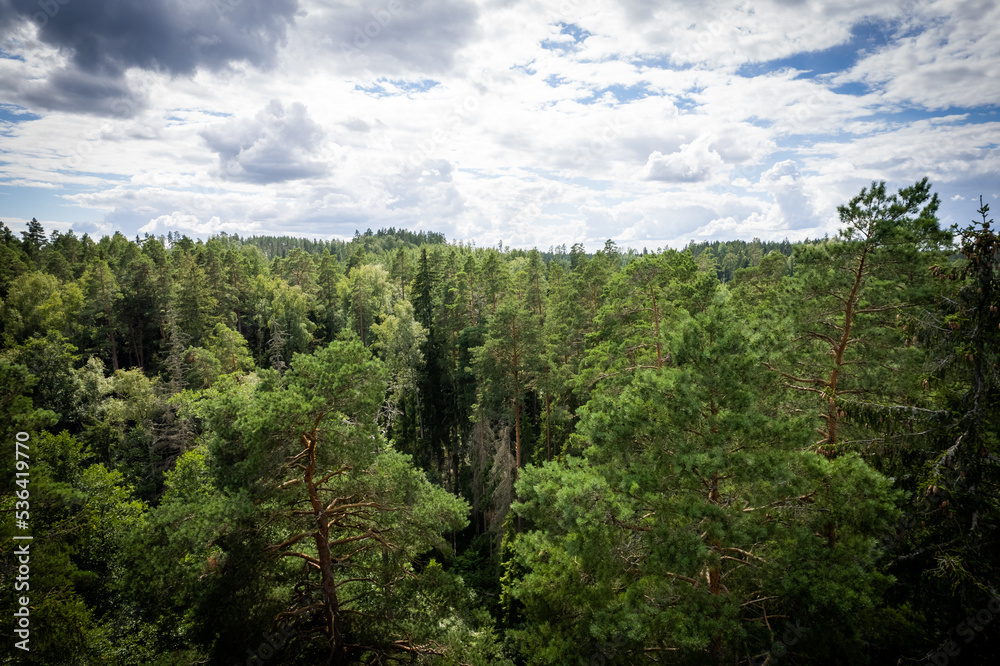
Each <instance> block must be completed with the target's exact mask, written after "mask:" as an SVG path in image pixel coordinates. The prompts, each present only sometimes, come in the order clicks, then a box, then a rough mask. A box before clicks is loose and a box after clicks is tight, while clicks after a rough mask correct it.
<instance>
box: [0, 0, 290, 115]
mask: <svg viewBox="0 0 1000 666" xmlns="http://www.w3.org/2000/svg"><path fill="white" fill-rule="evenodd" d="M297 9H298V0H97V1H94V0H0V32H3V31H7V30H11V29H13V28H14V27H16V26H17V25H18V24H19V23H20V22H24V21H32V22H34V23H35V24H36V25H37V26H38V38H39V39H40V40H41V41H42V42H43V43H45V44H47V45H49V46H52V47H56V48H58V49H60V50H62V51H63V52H64V53H66V54H67V55H68V56H69V58H70V62H69V65H68V66H67V68H66V69H64V70H62V71H59V72H57V73H56V74H54V75H53V76H51V77H50V78H49V79H48V80H47V81H44V82H39V83H36V84H33V89H26V90H15V91H9V92H13V93H14V94H15V95H16V94H19V95H20V96H22V97H23V98H24V99H25V100H26V101H28V102H30V103H32V104H34V105H37V106H40V107H44V108H48V109H66V110H69V109H73V110H78V111H83V112H88V113H97V114H103V115H114V114H116V111H115V110H114V109H111V108H110V107H111V106H113V105H114V104H115V102H116V101H117V102H118V103H119V105H120V104H121V103H122V100H127V101H128V103H130V104H134V103H135V102H136V100H135V99H134V98H133V97H132V96H131V95H130V94H129V93H128V92H127V91H126V90H125V84H124V82H123V78H122V77H123V74H124V72H125V71H126V70H127V69H129V68H132V67H138V68H142V69H148V70H154V71H160V72H167V73H169V74H171V75H188V74H192V73H194V72H195V71H196V70H198V69H199V68H202V69H208V70H219V69H223V68H225V67H227V66H228V65H230V64H231V63H234V62H248V63H250V64H252V65H254V66H257V67H268V66H270V65H272V64H274V62H275V57H276V51H277V49H278V47H279V46H281V45H282V44H283V43H284V40H285V35H286V29H287V27H288V24H289V23H291V22H292V21H293V19H294V14H295V12H296V10H297ZM77 79H79V80H81V81H82V83H81V82H78V83H76V84H75V85H74V81H76V80H77ZM118 115H121V114H120V113H119V114H118Z"/></svg>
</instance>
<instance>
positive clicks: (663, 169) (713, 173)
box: [642, 134, 725, 183]
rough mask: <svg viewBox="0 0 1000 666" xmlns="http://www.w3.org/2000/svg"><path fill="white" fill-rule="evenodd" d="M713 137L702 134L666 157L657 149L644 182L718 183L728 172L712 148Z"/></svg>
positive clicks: (647, 164)
mask: <svg viewBox="0 0 1000 666" xmlns="http://www.w3.org/2000/svg"><path fill="white" fill-rule="evenodd" d="M711 143H712V138H711V137H710V136H708V135H704V134H703V135H701V136H699V137H698V138H697V139H695V140H694V141H692V142H691V143H685V144H682V145H681V147H680V150H678V151H677V152H675V153H670V154H669V155H664V154H663V153H661V152H660V151H658V150H654V151H653V152H652V153H650V155H649V159H647V160H646V166H645V168H644V169H643V172H642V173H643V179H645V180H659V181H664V182H668V183H696V182H703V181H708V180H716V179H718V178H719V177H720V176H721V175H722V172H723V171H724V170H725V164H724V163H723V161H722V158H721V157H720V156H719V153H718V152H716V151H715V150H712V149H710V148H709V146H710V144H711Z"/></svg>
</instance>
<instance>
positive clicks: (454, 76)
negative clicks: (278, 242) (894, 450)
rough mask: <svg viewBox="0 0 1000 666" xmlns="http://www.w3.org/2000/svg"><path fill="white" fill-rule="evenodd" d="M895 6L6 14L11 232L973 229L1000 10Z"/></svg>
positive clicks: (991, 118)
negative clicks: (924, 220) (869, 221)
mask: <svg viewBox="0 0 1000 666" xmlns="http://www.w3.org/2000/svg"><path fill="white" fill-rule="evenodd" d="M881 4H886V5H892V6H881ZM881 4H880V3H872V2H870V1H868V0H866V1H864V2H861V1H856V2H855V1H851V0H845V1H844V2H838V3H828V2H816V1H810V0H774V1H761V2H742V3H731V2H714V1H708V2H700V3H690V2H661V1H653V0H623V1H618V2H609V1H597V0H594V1H591V0H556V1H555V2H542V1H528V0H520V1H518V0H510V1H504V2H501V1H499V0H372V1H371V2H368V1H363V2H350V1H348V2H346V3H345V2H328V1H325V0H220V1H219V2H216V3H209V2H204V1H201V0H94V1H88V2H84V1H83V0H68V1H67V2H65V3H62V1H60V3H53V5H52V6H53V7H54V8H55V11H54V12H50V13H49V14H45V13H44V12H43V13H42V14H39V5H38V3H37V2H32V1H31V0H0V220H2V221H4V222H5V223H6V224H7V225H8V226H11V227H12V228H15V229H19V228H22V227H23V225H24V223H25V222H26V221H27V220H29V219H30V218H32V217H37V218H38V219H39V220H40V221H41V222H42V223H43V225H44V226H45V227H46V228H47V229H60V230H66V229H69V228H73V229H74V230H76V231H77V232H78V233H83V232H88V233H91V234H102V233H111V232H114V231H122V232H123V233H125V234H127V235H128V236H130V237H131V236H134V235H136V234H143V233H153V234H157V235H160V234H166V232H167V231H181V232H183V233H187V234H189V235H197V236H201V237H206V236H208V235H210V234H212V233H216V232H219V231H226V232H229V233H234V232H235V233H240V234H253V233H258V234H282V233H288V234H294V235H302V236H310V237H321V238H329V237H350V236H352V235H353V233H354V231H355V230H356V229H361V230H364V229H365V228H369V227H370V228H373V229H374V228H379V227H388V226H395V227H405V228H410V229H415V230H419V229H425V230H434V231H440V232H443V233H444V234H445V235H446V236H447V237H448V238H449V239H452V240H457V241H472V242H475V243H477V244H480V245H495V244H496V243H497V242H498V241H501V240H502V241H503V243H504V244H505V245H510V246H514V247H533V246H536V247H540V248H543V249H544V248H547V247H549V246H551V245H558V244H562V243H566V244H567V245H571V244H573V243H576V242H582V243H584V244H585V245H586V246H587V247H588V248H590V249H597V248H598V247H600V246H601V245H603V243H604V241H605V240H606V239H609V238H610V239H614V240H615V241H617V242H618V243H619V244H621V245H625V246H631V247H636V248H642V247H648V248H650V249H654V248H656V247H664V246H668V245H670V246H674V247H677V246H682V245H684V244H686V243H687V242H688V241H690V240H714V239H730V238H745V239H750V238H752V237H755V236H756V237H760V238H764V239H776V240H780V239H783V238H789V239H792V240H798V239H802V238H806V237H817V236H822V235H824V234H827V233H835V231H836V229H837V217H836V207H837V205H839V204H841V203H844V202H846V201H847V200H848V199H850V198H851V196H853V195H854V194H857V192H858V191H860V189H861V188H862V187H864V186H865V185H867V184H869V183H870V182H872V181H873V180H885V181H887V182H888V183H889V185H890V186H891V187H893V188H898V187H903V186H906V185H909V184H912V183H913V182H915V181H917V180H919V179H921V178H923V177H925V176H926V177H928V178H929V179H930V180H931V183H932V184H933V186H934V190H935V191H936V192H937V193H938V194H939V195H940V196H941V198H942V202H943V204H942V209H941V218H942V222H943V223H944V224H951V223H954V222H958V223H965V222H968V221H969V220H971V219H972V218H973V217H974V215H975V210H976V208H978V198H979V196H980V195H983V196H984V199H985V200H986V201H987V202H988V203H991V204H993V205H994V207H995V206H996V201H997V196H998V195H1000V179H998V175H1000V152H998V148H997V144H998V143H1000V140H998V137H1000V116H998V113H997V112H998V108H1000V85H998V84H1000V81H998V79H1000V8H998V6H997V3H994V2H984V1H969V2H961V1H957V0H947V1H935V0H927V1H921V0H910V1H908V2H903V3H881ZM111 15H114V16H116V17H117V19H116V20H115V21H114V22H112V21H110V20H108V18H107V17H108V16H111Z"/></svg>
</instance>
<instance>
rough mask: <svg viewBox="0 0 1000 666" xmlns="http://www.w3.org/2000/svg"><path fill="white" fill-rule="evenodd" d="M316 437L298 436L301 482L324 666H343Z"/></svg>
mask: <svg viewBox="0 0 1000 666" xmlns="http://www.w3.org/2000/svg"><path fill="white" fill-rule="evenodd" d="M316 436H317V435H316V430H315V429H314V430H313V431H312V432H311V433H308V434H303V435H302V443H303V444H305V445H306V448H307V449H308V451H309V454H308V461H309V462H308V463H307V465H306V470H305V475H304V481H305V484H306V489H307V490H308V492H309V502H310V504H312V509H313V514H314V515H315V517H316V532H315V533H314V535H313V538H314V540H315V542H316V553H317V556H318V557H317V559H318V560H319V568H320V576H321V582H322V584H321V589H322V591H323V615H324V627H323V633H325V634H326V636H327V640H328V641H329V643H330V657H329V660H328V662H327V663H329V664H343V663H346V660H345V657H346V655H345V654H344V650H343V637H342V635H341V628H340V620H341V613H340V601H339V600H338V598H337V583H336V580H335V579H334V576H333V560H332V557H331V555H330V526H329V521H328V520H327V516H326V510H325V508H324V506H323V502H322V500H320V497H319V489H318V488H317V486H316V483H315V481H314V480H313V473H314V472H315V471H316Z"/></svg>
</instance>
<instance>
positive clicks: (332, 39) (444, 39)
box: [314, 0, 480, 75]
mask: <svg viewBox="0 0 1000 666" xmlns="http://www.w3.org/2000/svg"><path fill="white" fill-rule="evenodd" d="M479 14H480V11H479V8H478V7H477V6H476V5H475V4H474V3H473V2H471V1H470V0H365V2H364V3H363V4H361V6H358V5H354V6H344V5H334V6H330V7H328V8H326V11H325V12H324V13H323V14H322V16H323V17H324V18H323V20H322V21H319V22H317V24H316V25H315V26H314V27H315V29H316V30H317V31H318V32H319V34H321V35H322V38H321V42H322V43H325V44H326V45H327V47H328V48H330V49H332V50H333V51H334V52H335V53H336V54H337V56H336V57H335V58H334V60H333V65H334V66H335V67H337V69H338V70H340V71H342V72H344V73H347V74H351V73H354V74H366V73H372V74H389V75H392V74H412V73H421V74H432V73H440V72H446V71H448V70H450V69H451V67H452V65H453V63H454V56H455V53H456V51H458V50H459V49H460V48H462V47H463V46H465V45H466V44H467V43H469V41H470V40H471V39H472V38H473V37H474V36H475V35H476V33H477V21H478V20H479Z"/></svg>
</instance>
